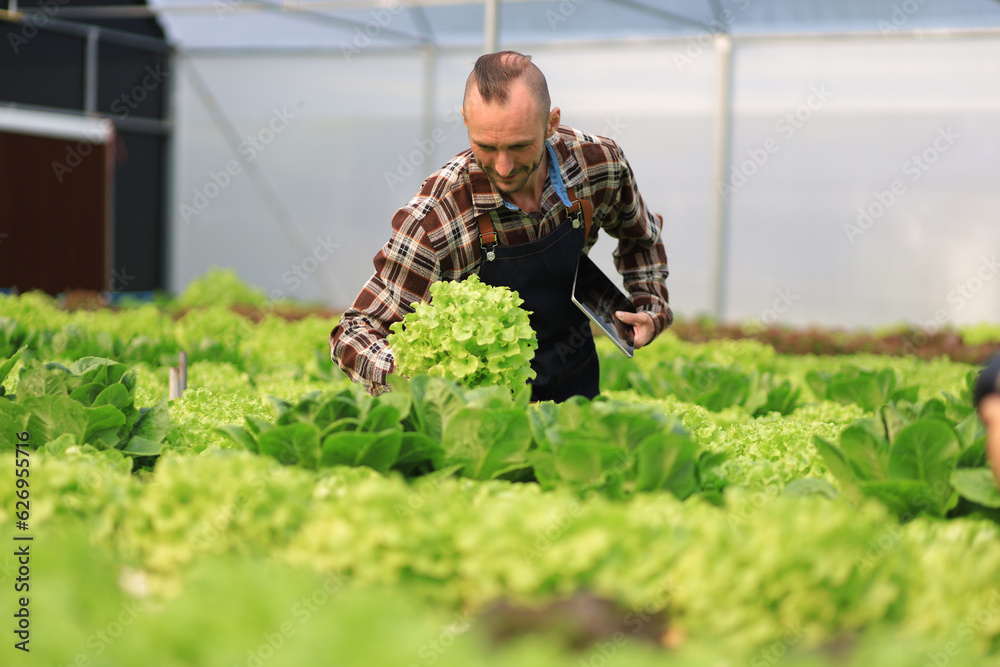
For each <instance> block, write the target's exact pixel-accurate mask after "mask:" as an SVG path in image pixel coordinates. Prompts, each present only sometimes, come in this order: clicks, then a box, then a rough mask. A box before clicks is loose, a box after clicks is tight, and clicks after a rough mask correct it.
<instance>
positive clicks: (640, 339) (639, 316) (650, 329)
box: [615, 310, 656, 350]
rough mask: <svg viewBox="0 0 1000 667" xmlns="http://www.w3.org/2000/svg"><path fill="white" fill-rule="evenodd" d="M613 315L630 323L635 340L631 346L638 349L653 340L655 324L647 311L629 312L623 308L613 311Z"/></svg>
mask: <svg viewBox="0 0 1000 667" xmlns="http://www.w3.org/2000/svg"><path fill="white" fill-rule="evenodd" d="M615 317H617V318H618V319H619V320H621V321H622V322H624V323H625V324H631V325H632V333H633V335H634V337H635V342H634V343H633V344H632V347H634V348H635V349H637V350H638V349H639V348H640V347H642V346H643V345H645V344H646V343H648V342H649V341H651V340H653V336H654V335H655V334H656V325H655V324H653V316H652V315H650V314H649V313H629V312H626V311H624V310H619V311H616V312H615Z"/></svg>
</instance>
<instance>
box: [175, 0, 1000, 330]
mask: <svg viewBox="0 0 1000 667" xmlns="http://www.w3.org/2000/svg"><path fill="white" fill-rule="evenodd" d="M222 1H223V0H219V2H222ZM912 1H913V2H916V1H917V0H912ZM559 4H560V3H511V4H510V5H509V6H508V3H503V4H502V6H501V38H500V47H501V48H507V47H511V48H518V49H519V50H522V51H524V52H527V53H531V54H533V56H534V58H535V61H536V62H537V63H538V65H539V66H540V67H541V68H542V70H543V71H544V72H545V73H546V75H547V77H548V80H549V86H550V89H551V92H552V99H553V103H554V104H555V105H557V106H559V107H560V108H561V109H562V112H563V119H564V122H566V123H567V124H570V125H574V126H577V127H580V128H582V129H585V130H587V131H590V132H593V133H597V134H603V135H605V136H611V137H613V138H615V139H616V140H617V141H618V142H619V143H620V144H621V145H622V147H623V149H624V151H625V154H626V156H627V157H628V158H629V161H630V163H631V165H632V167H633V169H634V171H635V173H636V177H637V181H638V184H639V187H640V190H641V191H642V193H643V195H644V197H645V199H646V200H647V203H648V204H649V206H650V207H651V208H652V209H653V210H655V211H657V212H660V213H662V214H663V216H664V218H665V220H666V223H665V227H664V240H665V242H666V245H667V251H668V255H669V258H670V265H671V276H670V279H669V282H668V284H669V286H670V289H671V295H672V299H671V300H672V306H673V307H674V309H675V311H676V312H678V313H681V314H686V315H694V314H697V313H701V312H708V311H709V310H710V309H711V307H712V294H711V278H712V276H711V275H710V274H711V267H712V256H713V252H714V250H713V247H712V243H713V238H712V235H711V220H712V216H713V198H714V197H715V196H716V195H717V193H718V189H719V186H720V184H718V183H715V182H713V173H714V171H713V164H712V156H713V140H714V137H713V121H714V114H715V113H716V112H717V109H716V102H717V100H716V97H715V94H716V93H715V81H716V76H717V63H716V54H715V52H714V50H713V47H712V44H711V40H710V39H707V34H708V30H707V29H706V30H702V31H701V32H699V31H697V30H696V29H695V28H693V27H692V26H690V25H689V26H686V27H680V28H678V26H677V25H676V24H675V25H674V26H673V28H672V29H673V30H674V31H675V32H676V31H677V30H680V31H681V32H682V33H685V34H684V35H682V36H681V37H680V38H679V39H677V38H668V37H660V36H657V34H655V33H656V30H652V32H653V33H654V34H653V36H652V37H648V38H644V39H631V40H626V41H621V42H615V41H604V42H601V43H589V42H586V41H585V38H586V37H588V36H590V37H593V36H596V34H597V33H595V34H587V33H586V31H583V32H582V33H579V34H577V33H574V35H575V38H574V39H566V40H559V39H556V38H555V37H558V36H560V35H561V34H562V33H561V32H560V31H562V30H567V31H571V30H572V27H573V26H572V23H573V21H574V20H577V19H582V18H583V17H584V16H585V15H584V12H586V11H594V10H596V9H600V8H601V7H602V6H606V5H609V4H610V3H601V2H599V0H590V1H589V2H587V3H572V2H571V3H569V4H568V5H566V6H567V7H568V8H569V9H573V8H574V7H575V8H576V9H575V13H570V14H569V16H568V17H567V20H566V21H565V22H561V23H558V24H556V25H555V28H554V30H551V29H550V28H549V26H548V25H547V24H545V23H542V24H541V25H542V26H543V27H544V30H543V31H542V32H543V33H544V34H538V35H537V36H536V37H537V39H536V40H535V41H534V42H532V41H530V40H525V41H520V42H518V41H515V40H512V39H510V38H509V37H508V36H507V35H508V33H507V32H506V30H507V28H505V25H507V24H505V21H504V17H505V12H510V11H513V10H514V9H516V8H518V7H519V6H520V7H529V6H531V5H552V6H554V7H555V10H553V9H552V7H549V8H548V9H546V10H545V11H559V9H558V8H559ZM563 4H564V5H565V4H566V3H563ZM647 4H652V3H647ZM670 4H671V3H659V4H658V5H657V6H661V7H663V6H667V5H670ZM672 4H673V8H674V9H677V7H680V6H681V5H683V6H688V5H690V6H692V7H695V6H700V3H672ZM709 4H710V3H706V7H707V6H708V5H709ZM859 4H860V3H836V5H837V6H839V7H841V8H843V7H851V6H857V5H859ZM864 4H865V5H879V4H880V3H864ZM895 4H896V5H900V6H901V5H903V4H904V3H895ZM954 4H955V5H959V4H961V5H963V6H964V7H965V8H966V10H967V11H966V12H965V13H964V14H962V15H961V17H958V18H956V16H957V15H950V16H948V17H944V18H942V17H941V16H939V15H935V14H934V11H935V10H936V9H938V8H939V7H940V3H924V4H920V5H918V6H919V8H920V11H918V12H915V13H913V14H911V15H908V17H909V18H908V19H907V21H901V25H900V26H896V25H895V24H894V23H893V22H892V11H893V10H892V5H893V3H885V6H883V7H881V8H882V9H887V10H888V11H887V12H885V13H884V15H883V16H884V17H886V19H885V20H886V21H888V24H887V25H889V26H891V29H890V28H883V30H884V31H885V32H886V34H885V35H883V34H881V33H880V28H879V27H878V21H881V20H882V19H876V20H874V21H873V20H872V15H869V14H866V15H865V17H864V19H863V20H862V19H859V18H857V17H856V16H855V17H854V18H853V19H852V18H851V17H850V16H846V15H844V14H843V13H842V12H841V14H839V15H837V16H832V15H831V16H829V17H827V16H820V15H813V16H805V17H803V16H799V15H798V14H796V12H795V11H791V10H790V9H789V8H791V7H800V8H801V7H802V6H806V5H811V6H814V7H822V6H827V7H830V6H832V3H825V4H824V3H790V2H786V3H766V2H757V3H749V4H747V9H746V12H745V13H744V14H741V15H740V16H743V17H745V18H746V17H753V18H754V20H753V21H750V20H749V18H747V20H745V21H744V24H743V25H744V26H746V27H745V31H746V33H747V35H749V33H750V32H752V31H751V30H750V27H749V26H756V27H757V28H760V27H761V26H766V25H768V24H767V21H768V20H774V21H775V22H774V25H775V26H779V25H780V26H781V27H787V26H789V25H794V27H795V28H796V29H799V30H809V31H816V30H820V29H821V28H822V29H831V28H830V26H836V28H837V29H841V28H843V27H844V26H845V25H847V24H851V26H853V27H854V28H860V27H861V25H862V24H864V25H867V26H868V30H871V31H872V32H871V33H869V34H868V35H866V36H863V37H857V36H855V37H846V36H845V37H824V38H819V39H810V38H806V37H801V38H784V37H780V36H774V37H768V38H764V37H760V38H751V37H749V36H747V38H746V39H739V38H737V39H736V40H735V44H736V55H735V73H734V74H735V75H734V80H735V85H734V90H733V135H732V149H731V156H732V166H733V171H732V172H731V173H730V179H729V183H728V184H727V186H728V187H727V189H726V193H727V195H728V196H729V197H730V206H731V221H730V228H731V238H730V241H729V252H728V256H727V262H728V272H727V275H728V278H727V285H726V286H727V290H728V295H729V296H728V300H727V309H726V315H727V317H729V318H732V319H750V320H760V321H763V322H767V323H770V322H779V323H790V324H804V323H822V324H832V325H844V326H858V325H878V324H883V323H891V322H897V321H901V320H905V321H911V322H919V323H924V322H927V321H929V320H935V319H936V320H938V321H941V322H952V323H966V322H974V321H980V320H992V321H997V320H1000V275H998V273H1000V266H998V265H997V257H996V256H997V254H1000V193H998V188H996V186H995V184H996V182H997V181H998V179H1000V125H998V124H997V123H996V118H997V117H998V116H997V113H998V111H1000V36H998V35H985V36H984V35H979V36H969V35H966V36H958V37H952V38H948V37H947V36H943V35H942V34H941V33H938V32H936V31H935V30H932V28H935V26H938V25H943V24H949V25H952V24H961V25H968V24H969V23H970V22H971V23H972V24H973V25H977V23H976V22H979V24H981V23H986V24H989V21H990V20H992V18H991V16H993V15H991V14H988V13H987V12H988V10H989V9H990V8H991V7H992V8H996V7H1000V3H995V2H990V3H976V2H968V3H954ZM722 6H723V7H724V8H725V7H727V6H732V7H737V8H738V3H730V4H728V5H727V4H726V3H723V5H722ZM768 6H770V7H771V8H772V10H773V11H772V13H774V14H779V13H780V12H778V11H777V9H778V8H781V7H784V8H785V9H786V10H788V11H787V12H786V14H784V15H782V16H783V19H782V20H780V21H779V20H776V18H775V16H771V17H770V18H769V17H768V16H765V13H766V12H764V11H763V9H761V8H764V9H766V8H767V7H768ZM907 6H908V5H907ZM588 8H590V9H588ZM535 9H536V10H539V11H540V9H541V8H540V7H535ZM618 9H621V10H622V11H625V8H623V7H618ZM564 10H565V11H568V9H566V8H565V7H564ZM973 10H975V11H973ZM364 11H366V12H368V13H369V14H370V13H371V12H372V11H374V10H371V9H369V10H364ZM446 11H454V12H457V13H456V14H453V15H452V18H455V17H456V16H460V15H461V13H462V12H466V13H470V12H471V13H474V12H476V11H478V19H475V18H474V17H472V14H471V13H470V14H469V16H470V18H469V21H468V22H469V24H470V26H473V28H474V26H475V21H476V20H479V21H481V18H482V8H481V7H469V6H461V7H458V8H449V7H433V8H428V9H427V10H426V13H427V15H428V16H431V17H432V18H433V17H434V16H435V15H436V13H437V12H446ZM629 11H631V10H629ZM707 11H708V13H707V14H706V15H704V16H699V17H698V20H703V21H711V20H712V13H711V9H708V10H707ZM734 11H735V10H734ZM751 11H755V12H757V13H756V14H751ZM796 11H797V10H796ZM829 11H833V12H834V13H836V12H835V11H834V10H829ZM901 11H902V9H901ZM410 12H411V10H406V11H405V12H400V13H399V14H398V17H399V18H400V23H399V24H398V26H399V30H400V31H404V26H403V24H402V22H401V19H402V17H403V16H407V17H408V19H409V18H410V17H409V13H410ZM977 12H980V15H978V16H977ZM637 13H638V14H640V15H642V12H637ZM994 14H995V12H994ZM615 15H616V16H618V15H619V14H615ZM540 16H541V19H540V20H541V21H543V22H544V21H545V12H544V11H542V13H541V15H540ZM560 16H561V14H560ZM876 16H877V15H876ZM970 16H971V17H972V18H971V19H970V18H969V17H970ZM233 18H237V15H236V13H235V12H234V13H233V14H226V15H224V17H223V20H222V21H221V22H219V23H218V26H222V25H227V26H228V24H229V22H230V20H231V19H233ZM778 18H781V17H778ZM175 20H177V19H171V22H173V21H175ZM269 20H271V19H269ZM656 20H659V19H655V18H654V17H652V16H651V15H647V18H646V21H647V22H648V23H650V25H651V26H652V27H654V28H655V27H656V25H658V24H654V21H656ZM908 21H912V23H909V22H908ZM921 21H922V22H923V23H919V22H921ZM935 21H937V23H935ZM665 22H666V21H665V20H664V23H665ZM865 22H867V23H865ZM918 23H919V25H922V26H926V32H925V33H923V35H922V36H920V34H919V33H918V35H917V36H913V35H912V33H910V32H905V31H912V30H914V29H916V28H917V27H918ZM508 24H509V17H508ZM168 25H170V23H168ZM180 25H181V23H179V22H178V23H177V27H179V26H180ZM391 25H392V26H394V27H395V26H397V23H396V22H395V19H394V21H393V23H392V24H391ZM442 25H444V24H443V23H442V22H441V20H440V19H437V18H435V19H434V25H433V27H434V30H433V32H434V35H435V38H436V39H437V40H438V41H439V42H440V41H442V36H443V35H449V34H451V32H449V31H448V30H445V29H444V28H443V27H442ZM585 25H590V24H589V23H587V24H585ZM405 27H406V29H407V30H409V26H405ZM413 27H414V29H415V30H416V28H417V27H418V26H416V25H414V26H413ZM425 27H426V26H425ZM480 27H481V25H480ZM731 27H732V28H733V31H734V32H737V33H738V28H739V27H740V24H738V23H736V22H735V21H733V22H732V26H731ZM473 28H470V30H469V31H468V34H469V35H473V36H474V29H473ZM227 29H228V28H227ZM633 29H635V28H634V27H633V28H629V29H628V30H633ZM920 29H921V30H924V29H925V28H920ZM595 30H597V29H596V28H595ZM628 30H626V29H625V28H622V27H621V26H617V27H616V26H615V25H609V34H611V35H612V36H613V37H615V36H617V35H618V33H619V32H628ZM664 30H666V28H664ZM416 31H417V32H419V30H416ZM221 32H222V31H221V30H220V31H219V33H220V34H219V41H220V43H226V44H230V45H240V46H248V45H249V44H250V43H251V42H252V40H250V41H248V42H246V43H242V42H240V41H239V40H235V41H226V40H227V39H229V38H228V37H224V36H223V35H222V34H221ZM452 32H456V33H457V32H459V31H458V30H457V29H456V30H454V31H452ZM528 32H530V31H528V29H527V28H525V29H524V30H523V31H522V33H523V34H525V35H527V34H528ZM598 33H599V31H598ZM192 34H193V33H192ZM200 34H201V33H199V35H200ZM462 34H465V33H462ZM343 35H350V31H347V32H344V33H343ZM552 35H555V37H551V36H552ZM528 36H530V35H528ZM546 36H550V38H548V39H546V38H545V37H546ZM176 37H181V36H179V35H175V38H176ZM203 39H204V38H203V37H202V36H199V37H198V38H197V39H194V38H190V39H189V38H187V37H184V38H182V39H179V40H178V41H180V42H181V43H182V44H185V45H190V48H191V49H192V50H190V51H187V52H186V53H182V55H181V57H180V59H179V62H178V66H177V72H178V76H177V78H176V80H175V84H174V85H175V94H176V101H175V106H176V111H175V122H176V128H177V129H176V147H175V161H174V181H175V182H174V202H175V204H174V206H172V207H171V211H172V212H173V224H172V227H171V235H172V245H171V261H170V266H171V285H170V286H171V287H172V288H173V289H175V290H179V289H182V288H183V286H184V285H186V284H187V282H188V281H189V280H190V279H192V278H193V277H195V276H197V275H199V274H201V273H202V272H204V271H205V270H206V269H207V268H208V267H209V266H211V265H222V266H234V267H236V268H237V269H238V271H239V273H240V274H241V275H242V276H243V277H244V279H246V280H248V281H249V282H251V283H253V284H256V285H260V286H263V287H265V288H266V289H268V290H269V291H270V292H271V293H272V295H273V296H274V297H276V298H295V299H304V300H319V301H324V302H326V303H328V304H331V305H335V306H341V307H343V306H346V305H348V304H349V303H350V302H351V301H352V300H353V298H354V296H355V295H356V293H357V292H358V290H359V289H360V287H361V286H362V285H363V283H364V282H365V281H366V280H367V279H368V277H369V276H370V275H371V272H372V264H371V260H372V258H373V256H374V255H375V253H376V252H377V251H378V249H379V247H380V246H381V245H382V244H383V243H384V242H385V241H386V240H387V239H388V236H389V232H390V228H389V220H390V218H391V216H392V214H393V212H394V211H395V210H396V208H398V207H399V206H401V205H402V204H404V203H405V202H406V201H407V200H408V199H409V198H410V197H411V196H412V195H413V193H414V192H416V190H417V189H418V187H419V185H420V182H421V180H422V179H423V178H424V177H425V176H426V175H427V174H428V173H429V172H430V171H432V170H433V169H434V168H436V167H437V166H439V165H440V164H441V163H443V162H444V161H445V160H446V159H447V158H449V157H450V156H451V155H453V154H454V153H456V152H458V151H460V150H463V149H464V148H466V147H467V136H466V134H465V131H464V127H463V126H462V124H461V120H460V117H459V116H458V113H457V109H458V106H459V104H460V102H461V94H462V89H463V85H464V81H465V77H466V76H467V74H468V72H469V70H470V68H471V65H472V63H473V61H474V60H475V58H476V57H477V56H478V55H479V48H478V47H477V46H476V44H478V43H481V36H480V37H478V38H476V39H472V38H471V37H469V40H468V44H469V46H468V47H463V46H461V45H460V43H461V41H462V40H461V39H458V38H455V39H454V44H458V45H454V46H448V48H442V49H439V50H436V51H434V50H430V49H426V48H425V49H423V50H421V49H403V50H391V49H389V50H387V49H384V48H382V47H381V46H378V47H376V46H375V45H374V43H373V44H372V45H371V46H370V47H368V48H365V49H361V51H360V53H356V52H353V51H350V52H347V53H345V52H344V51H343V50H342V49H341V48H340V47H339V46H338V42H337V39H338V37H336V36H333V37H330V38H329V39H328V40H327V41H326V42H322V43H316V44H312V46H319V45H322V46H323V47H324V48H325V50H317V51H314V52H308V53H303V54H295V53H292V52H289V51H268V50H263V51H261V52H260V53H256V54H255V53H253V52H249V51H246V50H242V51H238V52H232V53H227V52H216V51H213V50H209V49H207V48H206V47H208V46H209V45H208V44H207V43H206V42H205V41H199V40H203ZM241 39H242V38H241ZM294 41H295V40H292V42H294ZM267 43H268V44H269V45H271V46H274V45H275V44H277V45H282V44H283V43H282V42H280V40H279V41H277V42H276V41H275V40H274V39H273V36H272V38H271V39H270V40H269V41H268V42H267ZM296 44H297V45H298V46H302V45H308V40H306V41H303V42H301V43H298V42H296ZM284 45H286V46H288V45H291V43H288V44H284ZM428 72H430V73H431V75H430V76H428ZM427 91H432V92H433V94H432V96H431V98H425V95H426V93H427ZM210 110H211V113H210ZM428 111H429V112H430V113H429V114H428ZM234 130H235V131H234ZM862 212H863V214H862ZM612 248H613V242H612V241H610V240H606V241H602V242H601V243H600V244H599V245H598V246H597V248H595V250H594V252H593V253H592V256H593V257H595V259H597V260H598V261H599V263H600V264H602V265H603V266H604V267H605V268H606V270H609V271H610V270H611V260H610V255H611V249H612Z"/></svg>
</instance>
